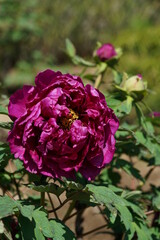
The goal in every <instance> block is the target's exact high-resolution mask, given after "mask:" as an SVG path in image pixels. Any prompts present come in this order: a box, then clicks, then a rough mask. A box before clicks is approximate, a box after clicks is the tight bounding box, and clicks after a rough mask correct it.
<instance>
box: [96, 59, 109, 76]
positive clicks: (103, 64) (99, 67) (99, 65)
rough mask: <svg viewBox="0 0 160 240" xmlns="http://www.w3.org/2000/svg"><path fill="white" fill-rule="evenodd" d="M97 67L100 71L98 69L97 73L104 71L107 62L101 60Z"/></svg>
mask: <svg viewBox="0 0 160 240" xmlns="http://www.w3.org/2000/svg"><path fill="white" fill-rule="evenodd" d="M97 68H98V71H97V75H99V74H101V73H103V72H104V71H105V70H106V68H107V63H105V62H100V63H99V64H98V65H97Z"/></svg>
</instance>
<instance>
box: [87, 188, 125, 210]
mask: <svg viewBox="0 0 160 240" xmlns="http://www.w3.org/2000/svg"><path fill="white" fill-rule="evenodd" d="M86 187H87V188H88V190H89V191H90V192H92V193H93V196H94V198H95V200H96V201H97V202H98V203H100V204H104V205H105V206H106V207H107V205H108V204H111V205H115V204H116V203H117V204H121V205H122V206H125V203H124V201H123V199H122V198H121V197H120V196H118V195H116V194H115V193H114V192H113V191H112V190H111V189H110V188H108V187H104V186H95V185H93V184H87V185H86Z"/></svg>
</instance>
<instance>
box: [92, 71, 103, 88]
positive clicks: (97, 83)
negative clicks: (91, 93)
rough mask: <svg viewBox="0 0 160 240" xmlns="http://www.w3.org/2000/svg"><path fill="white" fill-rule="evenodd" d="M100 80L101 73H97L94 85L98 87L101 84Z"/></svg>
mask: <svg viewBox="0 0 160 240" xmlns="http://www.w3.org/2000/svg"><path fill="white" fill-rule="evenodd" d="M101 81H102V74H100V75H98V77H97V78H96V81H95V84H94V87H95V88H97V89H98V88H99V86H100V84H101Z"/></svg>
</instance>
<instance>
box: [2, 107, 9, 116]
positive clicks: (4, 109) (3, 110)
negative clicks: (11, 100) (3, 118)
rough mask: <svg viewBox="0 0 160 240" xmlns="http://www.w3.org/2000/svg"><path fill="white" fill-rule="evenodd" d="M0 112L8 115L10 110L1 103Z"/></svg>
mask: <svg viewBox="0 0 160 240" xmlns="http://www.w3.org/2000/svg"><path fill="white" fill-rule="evenodd" d="M0 114H4V115H8V110H7V109H6V108H5V107H3V106H1V105H0Z"/></svg>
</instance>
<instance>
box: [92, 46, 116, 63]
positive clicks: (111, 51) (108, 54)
mask: <svg viewBox="0 0 160 240" xmlns="http://www.w3.org/2000/svg"><path fill="white" fill-rule="evenodd" d="M116 55H117V53H116V50H115V48H114V46H113V45H112V44H111V43H105V44H103V45H102V46H101V47H100V48H98V50H97V56H98V57H99V58H100V60H101V61H106V60H109V59H111V58H113V57H114V56H116Z"/></svg>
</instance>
